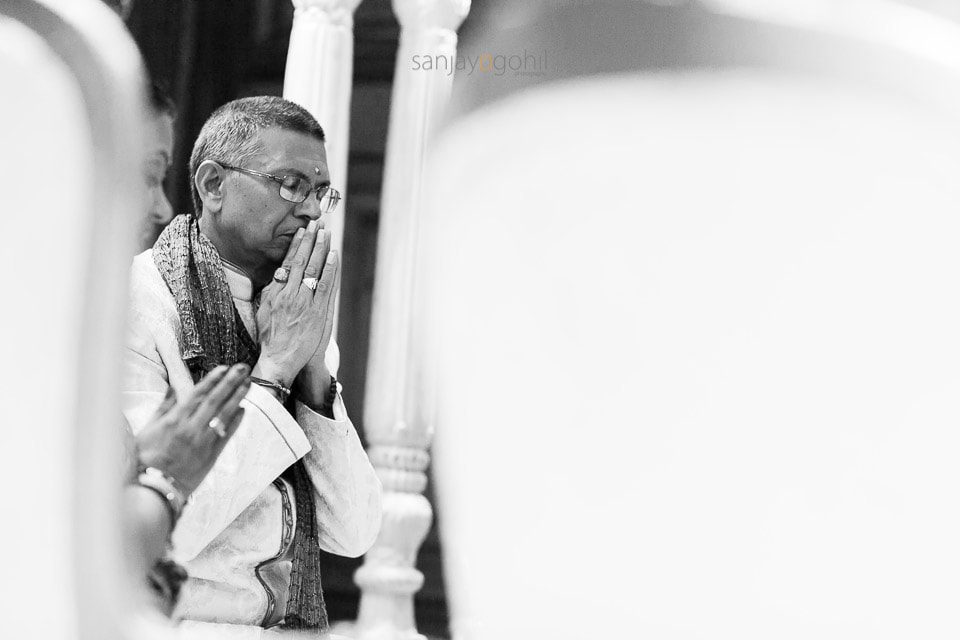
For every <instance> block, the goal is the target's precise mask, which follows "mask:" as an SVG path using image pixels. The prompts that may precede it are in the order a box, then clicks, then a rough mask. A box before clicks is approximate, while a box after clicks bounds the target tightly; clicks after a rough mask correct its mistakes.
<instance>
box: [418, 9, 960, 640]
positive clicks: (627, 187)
mask: <svg viewBox="0 0 960 640" xmlns="http://www.w3.org/2000/svg"><path fill="white" fill-rule="evenodd" d="M670 5H673V6H670ZM491 14H492V15H495V16H496V18H495V19H493V20H492V21H491V22H490V24H489V25H488V27H487V29H485V30H483V31H482V32H481V33H480V34H479V35H478V36H477V37H476V38H475V39H474V42H476V43H477V45H476V46H473V47H471V44H470V42H469V41H468V42H466V43H465V46H464V51H465V53H464V55H466V56H474V55H477V54H480V53H489V54H492V55H497V54H502V55H505V56H509V55H512V54H518V55H523V54H524V51H525V50H526V51H527V52H528V53H530V54H532V55H534V56H538V57H539V56H540V54H541V53H543V52H545V54H546V60H547V62H546V68H545V69H544V70H542V71H543V73H542V74H541V75H536V73H534V74H530V73H527V74H524V75H514V74H513V72H512V71H507V72H505V73H503V74H497V73H495V72H494V70H488V71H486V72H483V71H479V70H477V71H474V72H473V73H472V74H465V73H461V75H460V77H459V78H458V86H457V87H456V88H455V99H457V100H458V101H459V102H458V104H459V111H458V113H457V114H456V117H454V118H453V119H452V120H451V123H450V125H449V126H448V127H447V129H446V131H445V132H444V133H443V134H442V135H441V136H440V139H439V140H438V144H437V145H436V148H435V150H434V153H433V156H432V162H431V173H430V177H429V179H428V184H429V185H430V188H431V192H430V194H429V196H428V199H429V207H428V215H427V220H426V222H425V223H424V228H425V229H426V230H427V236H426V237H425V238H424V246H425V247H426V250H427V259H426V260H425V266H424V272H423V277H424V279H425V281H426V282H428V283H429V286H430V295H429V299H430V300H431V301H432V305H433V306H432V307H431V309H430V314H429V318H430V321H429V324H428V325H426V326H427V329H424V330H425V331H435V332H436V333H437V335H438V336H439V338H438V341H437V345H438V348H437V354H436V366H437V378H438V379H439V381H440V386H439V409H438V414H437V421H436V441H435V447H434V461H435V462H434V464H435V466H434V471H435V477H436V479H437V493H438V521H439V524H440V530H441V535H442V539H443V548H444V552H445V560H444V561H445V565H446V570H447V582H446V584H447V587H448V592H449V599H450V605H451V625H452V629H453V634H454V637H455V638H456V639H458V640H465V639H469V640H487V639H493V638H496V639H497V640H512V639H514V638H516V639H519V638H551V639H553V640H558V639H572V638H601V637H608V638H658V639H663V638H728V637H729V638H737V639H744V638H778V639H785V638H798V639H799V638H813V637H816V638H886V637H889V638H906V637H918V638H919V637H923V638H934V637H955V636H956V635H957V634H958V633H960V619H958V618H957V616H956V615H955V611H956V603H957V602H958V601H960V582H958V581H957V580H956V576H957V575H958V574H960V545H958V544H957V542H956V541H957V540H958V539H960V517H958V515H960V514H958V509H957V506H956V504H957V493H958V488H960V465H958V464H957V462H956V460H957V458H958V455H960V429H958V426H957V425H958V424H960V402H958V397H960V295H958V293H957V291H958V289H960V251H958V250H957V246H958V242H960V216H958V215H957V208H958V203H960V144H958V143H960V92H958V88H960V29H958V27H957V25H956V24H955V23H952V22H949V21H947V20H946V19H943V18H941V17H938V16H937V15H935V14H932V13H926V12H924V11H922V10H920V9H917V8H912V7H908V6H906V5H903V4H900V3H893V2H883V1H881V0H874V1H843V2H840V1H836V2H814V1H810V0H805V1H800V0H793V1H790V2H779V1H778V2H772V1H767V0H758V1H756V2H753V1H749V0H738V1H734V0H729V1H720V0H716V1H711V2H709V3H708V2H688V3H664V2H657V3H653V2H641V1H633V2H595V3H562V4H561V6H560V7H557V6H556V5H554V3H545V2H544V3H534V2H527V3H518V4H514V5H512V6H509V7H508V6H506V3H501V5H500V6H499V7H497V10H496V11H493V12H491ZM479 47H482V49H481V48H479ZM532 71H535V72H536V71H537V70H536V69H533V70H532Z"/></svg>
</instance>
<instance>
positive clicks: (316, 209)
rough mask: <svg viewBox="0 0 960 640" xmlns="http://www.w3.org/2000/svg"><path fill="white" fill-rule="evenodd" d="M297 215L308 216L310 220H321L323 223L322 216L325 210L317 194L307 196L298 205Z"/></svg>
mask: <svg viewBox="0 0 960 640" xmlns="http://www.w3.org/2000/svg"><path fill="white" fill-rule="evenodd" d="M294 213H295V215H296V216H297V217H299V218H307V219H308V220H320V223H321V224H323V220H322V216H323V211H322V210H321V209H320V202H319V201H318V200H317V197H316V195H315V194H313V193H311V194H310V195H309V196H307V199H306V200H304V201H303V202H301V203H300V204H298V205H297V208H296V211H295V212H294Z"/></svg>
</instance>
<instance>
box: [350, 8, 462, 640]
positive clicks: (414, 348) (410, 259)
mask: <svg viewBox="0 0 960 640" xmlns="http://www.w3.org/2000/svg"><path fill="white" fill-rule="evenodd" d="M393 8H394V12H395V13H396V15H397V18H398V20H399V22H400V26H401V33H400V46H399V50H398V52H397V63H396V72H395V74H394V80H393V101H392V103H391V113H390V131H389V135H388V138H387V149H386V162H385V169H384V185H383V199H382V204H381V210H380V235H379V240H378V246H377V270H376V281H375V287H374V298H373V312H372V318H371V331H370V358H369V362H368V368H367V388H366V395H365V409H366V411H365V425H364V427H365V431H366V435H367V439H368V441H369V442H370V449H369V455H370V459H371V461H372V462H373V465H374V466H375V467H376V469H377V472H378V473H379V475H380V479H381V480H382V481H383V488H384V501H383V510H384V513H383V526H382V529H381V531H380V537H379V538H378V539H377V542H376V544H375V545H374V547H373V548H372V549H371V550H370V552H369V553H367V556H366V559H365V561H364V564H363V566H362V567H361V568H360V569H358V570H357V572H356V575H355V579H356V582H357V584H358V585H359V587H360V589H361V590H362V596H361V600H360V613H359V619H358V620H357V625H356V628H355V630H354V635H355V637H358V638H363V639H367V640H372V639H374V638H376V639H391V640H392V639H401V638H402V639H405V640H406V639H415V638H423V636H421V635H420V634H419V633H417V630H416V625H415V623H414V616H413V594H415V593H416V592H417V591H418V590H419V589H420V587H421V586H422V585H423V574H422V573H421V572H420V571H418V570H417V569H416V567H415V566H414V563H415V561H416V556H417V550H418V549H419V548H420V545H421V543H422V542H423V540H424V537H425V536H426V534H427V531H428V530H429V528H430V523H431V521H432V519H433V511H432V509H431V507H430V503H429V501H428V500H427V499H426V498H425V497H424V496H423V490H424V488H425V487H426V485H427V476H426V468H427V464H428V463H429V460H430V456H429V454H428V453H427V450H428V448H429V446H430V441H431V439H432V427H431V425H430V423H429V419H428V414H429V411H430V406H429V405H430V402H429V399H428V392H429V390H430V389H429V387H430V385H429V384H428V383H426V382H425V380H426V379H427V378H428V376H427V375H426V373H425V369H426V367H425V366H424V364H425V359H426V355H425V353H426V345H425V344H424V343H423V340H422V339H420V338H419V337H418V336H419V335H420V329H419V328H418V327H417V326H416V325H415V319H416V317H417V313H416V309H417V307H418V305H419V301H418V300H417V291H416V289H417V278H416V277H415V273H416V269H417V235H418V224H419V219H420V198H421V196H420V194H421V191H422V188H421V186H422V185H421V181H422V168H423V164H424V153H425V149H426V146H427V142H428V140H429V139H430V136H431V133H432V131H433V129H434V128H435V126H436V124H437V122H438V119H439V115H440V112H441V110H442V109H443V108H444V106H445V105H446V103H447V101H448V99H449V94H450V89H451V84H452V81H453V75H452V73H451V74H448V73H447V72H446V71H442V70H439V71H438V70H432V71H428V70H425V69H423V68H417V67H418V66H419V67H422V66H423V65H416V64H415V63H414V56H420V58H418V60H423V59H424V56H431V57H435V59H437V58H439V57H441V56H445V57H446V59H447V60H448V61H450V62H452V61H453V60H454V59H455V56H456V50H457V35H456V29H457V28H458V27H459V26H460V24H461V23H462V22H463V19H464V18H465V17H466V15H467V12H468V11H469V9H470V3H469V0H394V2H393Z"/></svg>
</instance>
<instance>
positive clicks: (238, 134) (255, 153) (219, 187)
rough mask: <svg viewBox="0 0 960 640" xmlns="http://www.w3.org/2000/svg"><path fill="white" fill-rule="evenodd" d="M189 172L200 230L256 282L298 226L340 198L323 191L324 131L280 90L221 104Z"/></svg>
mask: <svg viewBox="0 0 960 640" xmlns="http://www.w3.org/2000/svg"><path fill="white" fill-rule="evenodd" d="M190 174H191V176H193V182H192V195H193V205H194V214H195V215H196V216H197V217H199V219H200V229H201V230H202V231H203V233H204V235H206V236H207V237H208V238H209V239H210V240H211V241H212V242H213V243H214V245H215V246H216V247H217V250H218V251H219V252H220V255H221V257H222V258H223V259H225V260H227V261H228V262H231V263H233V264H235V265H237V266H238V267H240V268H242V269H243V270H244V271H245V272H246V273H247V274H248V275H249V276H250V277H251V278H252V279H253V280H254V283H256V284H265V283H266V282H269V280H270V275H271V274H272V273H273V270H274V269H275V268H276V267H277V266H278V265H279V264H280V262H281V261H282V260H283V257H284V255H285V254H286V252H287V249H288V247H289V246H290V242H291V240H292V239H293V235H294V234H295V233H296V231H297V229H299V228H301V227H305V226H306V225H307V223H308V222H310V221H311V220H317V219H320V218H321V216H322V214H323V213H324V210H323V207H325V206H327V205H329V204H330V201H331V200H333V204H334V205H335V204H336V198H338V197H339V196H336V198H335V197H334V196H335V194H336V192H335V191H333V190H330V191H327V190H326V189H324V188H325V187H329V185H330V173H329V171H328V169H327V154H326V149H325V147H324V133H323V129H322V128H321V127H320V125H319V124H318V123H317V121H316V120H315V119H314V118H313V116H311V115H310V113H309V112H307V110H306V109H304V108H303V107H301V106H299V105H297V104H294V103H293V102H290V101H289V100H284V99H283V98H278V97H275V96H259V97H253V98H242V99H240V100H234V101H233V102H228V103H227V104H225V105H223V106H222V107H220V108H219V109H217V110H216V111H215V112H214V113H213V114H212V115H211V116H210V118H209V119H208V120H207V122H206V124H204V125H203V129H201V131H200V135H199V136H198V137H197V141H196V143H195V144H194V147H193V154H192V155H191V157H190ZM307 190H309V192H308V191H307ZM298 197H299V198H303V200H302V202H297V201H296V200H297V198H298ZM321 224H322V221H321Z"/></svg>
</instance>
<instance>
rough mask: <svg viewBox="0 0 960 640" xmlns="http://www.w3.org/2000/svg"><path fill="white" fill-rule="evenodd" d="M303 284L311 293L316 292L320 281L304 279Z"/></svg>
mask: <svg viewBox="0 0 960 640" xmlns="http://www.w3.org/2000/svg"><path fill="white" fill-rule="evenodd" d="M301 282H302V283H303V286H305V287H306V288H307V289H310V291H316V290H317V283H318V282H320V280H319V279H317V278H304V279H303V280H301Z"/></svg>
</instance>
